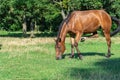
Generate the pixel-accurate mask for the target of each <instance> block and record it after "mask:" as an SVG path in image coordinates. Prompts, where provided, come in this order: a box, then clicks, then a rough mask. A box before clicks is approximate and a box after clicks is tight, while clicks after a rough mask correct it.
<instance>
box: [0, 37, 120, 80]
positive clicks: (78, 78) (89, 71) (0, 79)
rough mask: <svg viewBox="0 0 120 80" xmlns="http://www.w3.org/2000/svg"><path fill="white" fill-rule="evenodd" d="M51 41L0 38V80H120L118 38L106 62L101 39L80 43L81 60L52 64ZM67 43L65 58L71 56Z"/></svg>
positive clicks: (105, 49) (104, 43) (54, 61)
mask: <svg viewBox="0 0 120 80" xmlns="http://www.w3.org/2000/svg"><path fill="white" fill-rule="evenodd" d="M53 39H54V38H45V37H44V38H41V37H39V38H33V39H30V38H16V37H0V45H1V49H0V80H120V68H119V67H120V38H119V37H115V38H112V48H111V51H112V54H113V55H112V56H111V58H109V59H107V58H105V57H104V54H106V53H107V45H106V41H105V39H104V38H103V37H99V38H97V39H87V40H86V41H85V42H81V43H79V48H80V50H81V53H82V55H83V60H79V59H78V58H77V57H76V58H74V59H70V58H69V56H68V55H66V56H65V58H64V59H62V60H55V49H54V40H53ZM70 49H71V48H70V41H69V38H67V39H66V51H65V54H69V53H70Z"/></svg>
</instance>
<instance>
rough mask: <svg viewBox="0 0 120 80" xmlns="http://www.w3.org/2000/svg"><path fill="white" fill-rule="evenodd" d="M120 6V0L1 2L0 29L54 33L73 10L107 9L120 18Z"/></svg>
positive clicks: (7, 0)
mask: <svg viewBox="0 0 120 80" xmlns="http://www.w3.org/2000/svg"><path fill="white" fill-rule="evenodd" d="M119 4H120V0H0V30H6V31H21V30H22V29H24V30H25V31H29V30H33V29H34V30H36V31H42V32H44V31H49V32H55V31H57V30H58V26H59V24H60V23H61V21H62V20H63V19H64V18H65V17H66V16H67V15H68V14H69V13H70V12H72V11H74V10H89V9H104V10H106V11H107V12H108V13H109V14H110V15H111V16H116V17H117V18H120V5H119ZM24 24H25V27H26V28H24V26H23V25H24ZM32 25H33V27H32V28H31V27H30V26H32ZM114 28H115V26H113V27H112V29H114Z"/></svg>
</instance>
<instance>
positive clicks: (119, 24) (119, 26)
mask: <svg viewBox="0 0 120 80" xmlns="http://www.w3.org/2000/svg"><path fill="white" fill-rule="evenodd" d="M111 19H112V21H114V22H115V23H116V24H117V26H118V27H117V29H116V30H115V31H113V32H111V33H110V36H114V35H115V34H117V33H118V32H120V20H119V19H117V18H116V17H113V16H112V17H111Z"/></svg>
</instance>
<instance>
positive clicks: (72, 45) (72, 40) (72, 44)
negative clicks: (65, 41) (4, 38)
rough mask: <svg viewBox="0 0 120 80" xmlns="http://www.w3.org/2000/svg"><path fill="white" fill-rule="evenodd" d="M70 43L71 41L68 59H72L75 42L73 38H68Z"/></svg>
mask: <svg viewBox="0 0 120 80" xmlns="http://www.w3.org/2000/svg"><path fill="white" fill-rule="evenodd" d="M70 41H71V55H70V58H73V57H74V42H75V39H74V37H70Z"/></svg>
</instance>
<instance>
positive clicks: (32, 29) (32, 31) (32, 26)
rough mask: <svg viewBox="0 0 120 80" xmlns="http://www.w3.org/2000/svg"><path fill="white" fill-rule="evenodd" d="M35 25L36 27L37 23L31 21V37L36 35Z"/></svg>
mask: <svg viewBox="0 0 120 80" xmlns="http://www.w3.org/2000/svg"><path fill="white" fill-rule="evenodd" d="M34 27H35V23H34V22H31V23H30V28H31V34H30V38H34V37H35V35H34Z"/></svg>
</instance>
